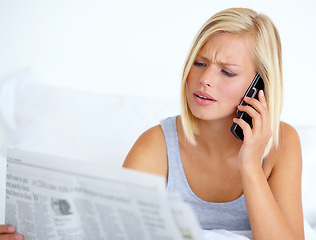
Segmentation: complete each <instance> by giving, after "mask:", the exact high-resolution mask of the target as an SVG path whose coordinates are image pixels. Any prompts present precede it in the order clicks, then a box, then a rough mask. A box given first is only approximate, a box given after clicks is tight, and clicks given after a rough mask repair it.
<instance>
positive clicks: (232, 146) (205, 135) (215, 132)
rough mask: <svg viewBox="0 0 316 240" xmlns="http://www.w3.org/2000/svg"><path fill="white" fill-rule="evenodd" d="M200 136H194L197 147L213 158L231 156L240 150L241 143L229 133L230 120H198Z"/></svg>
mask: <svg viewBox="0 0 316 240" xmlns="http://www.w3.org/2000/svg"><path fill="white" fill-rule="evenodd" d="M197 123H198V128H199V131H200V134H199V135H198V136H196V140H197V144H198V146H200V147H202V148H204V149H205V150H207V151H208V152H209V153H210V154H212V155H213V156H216V157H219V156H222V157H225V156H227V157H228V156H232V155H234V154H236V152H237V151H238V150H239V149H240V146H241V144H242V141H240V140H238V139H237V138H236V137H235V136H234V135H233V134H232V133H231V132H230V128H231V125H232V124H233V122H232V118H227V119H221V120H214V121H205V120H198V121H197Z"/></svg>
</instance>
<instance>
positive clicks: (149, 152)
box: [123, 125, 168, 177]
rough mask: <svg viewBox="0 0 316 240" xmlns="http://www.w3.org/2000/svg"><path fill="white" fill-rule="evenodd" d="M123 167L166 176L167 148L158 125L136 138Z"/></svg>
mask: <svg viewBox="0 0 316 240" xmlns="http://www.w3.org/2000/svg"><path fill="white" fill-rule="evenodd" d="M123 167H126V168H131V169H135V170H139V171H144V172H149V173H154V174H159V175H163V176H165V177H167V171H168V160H167V148H166V142H165V138H164V134H163V131H162V129H161V126H160V125H157V126H155V127H152V128H150V129H148V130H147V131H146V132H144V133H143V134H142V135H141V136H140V137H139V138H138V139H137V141H136V142H135V144H134V146H133V147H132V148H131V150H130V151H129V153H128V155H127V157H126V159H125V161H124V163H123Z"/></svg>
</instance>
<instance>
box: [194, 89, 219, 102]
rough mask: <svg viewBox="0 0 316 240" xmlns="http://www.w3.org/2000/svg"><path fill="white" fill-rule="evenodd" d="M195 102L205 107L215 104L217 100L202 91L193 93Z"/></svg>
mask: <svg viewBox="0 0 316 240" xmlns="http://www.w3.org/2000/svg"><path fill="white" fill-rule="evenodd" d="M193 95H194V99H195V101H196V102H197V103H198V104H200V105H203V106H206V105H209V104H212V103H215V102H216V100H215V99H214V98H213V97H212V96H211V95H210V94H208V93H206V92H202V91H196V92H194V93H193Z"/></svg>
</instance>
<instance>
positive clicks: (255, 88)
mask: <svg viewBox="0 0 316 240" xmlns="http://www.w3.org/2000/svg"><path fill="white" fill-rule="evenodd" d="M263 89H264V83H263V79H262V77H261V75H260V74H259V73H257V74H256V76H255V78H254V79H253V81H252V83H251V84H250V86H249V88H248V89H247V91H246V93H245V95H244V97H243V98H242V101H241V103H240V104H239V105H249V104H247V103H245V101H244V98H245V97H246V96H247V97H250V98H256V99H258V93H259V91H260V90H263ZM237 118H241V119H243V120H244V121H246V122H247V123H248V124H249V125H250V127H251V128H252V118H251V117H250V116H249V114H247V113H245V112H241V111H238V110H237ZM230 131H231V132H232V133H233V134H234V136H235V137H236V138H238V139H240V140H244V134H243V131H242V129H241V127H240V126H239V125H238V124H236V123H233V125H232V127H231V128H230Z"/></svg>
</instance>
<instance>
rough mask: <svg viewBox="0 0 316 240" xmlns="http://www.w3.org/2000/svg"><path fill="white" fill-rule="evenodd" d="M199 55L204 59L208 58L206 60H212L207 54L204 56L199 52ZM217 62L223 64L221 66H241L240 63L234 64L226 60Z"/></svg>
mask: <svg viewBox="0 0 316 240" xmlns="http://www.w3.org/2000/svg"><path fill="white" fill-rule="evenodd" d="M197 57H199V58H202V59H204V60H206V61H210V59H209V58H207V57H205V56H203V55H201V54H198V55H197ZM215 63H216V64H218V65H221V66H232V67H240V65H238V64H234V63H230V62H225V61H215Z"/></svg>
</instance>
